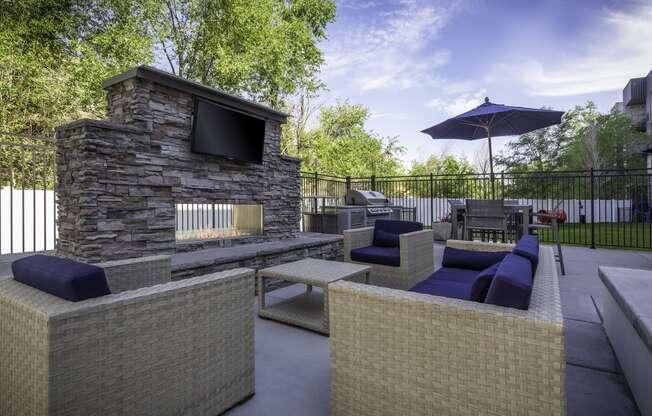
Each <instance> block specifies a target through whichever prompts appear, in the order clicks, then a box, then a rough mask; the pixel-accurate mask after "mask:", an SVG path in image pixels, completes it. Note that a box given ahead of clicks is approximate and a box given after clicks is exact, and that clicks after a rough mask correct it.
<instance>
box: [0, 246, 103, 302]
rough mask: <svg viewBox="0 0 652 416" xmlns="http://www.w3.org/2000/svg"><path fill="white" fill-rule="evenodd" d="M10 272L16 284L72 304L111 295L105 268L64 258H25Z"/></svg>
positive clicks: (12, 266) (40, 256) (39, 256)
mask: <svg viewBox="0 0 652 416" xmlns="http://www.w3.org/2000/svg"><path fill="white" fill-rule="evenodd" d="M11 271H12V272H13V274H14V279H15V280H16V281H18V282H21V283H23V284H26V285H29V286H32V287H34V288H36V289H39V290H41V291H43V292H47V293H49V294H51V295H54V296H57V297H60V298H63V299H66V300H70V301H73V302H78V301H80V300H84V299H90V298H96V297H99V296H105V295H108V294H110V293H111V291H110V290H109V284H108V282H107V280H106V276H105V275H104V270H103V269H102V268H100V267H97V266H92V265H90V264H86V263H81V262H78V261H74V260H70V259H65V258H61V257H54V256H44V255H42V254H37V255H34V256H29V257H25V258H22V259H20V260H16V261H14V262H13V263H12V264H11Z"/></svg>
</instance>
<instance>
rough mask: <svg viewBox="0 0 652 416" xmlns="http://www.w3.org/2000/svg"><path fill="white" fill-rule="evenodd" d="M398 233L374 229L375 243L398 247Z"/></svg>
mask: <svg viewBox="0 0 652 416" xmlns="http://www.w3.org/2000/svg"><path fill="white" fill-rule="evenodd" d="M400 241H401V240H400V237H399V235H398V234H395V233H389V232H387V231H383V230H379V229H375V230H374V245H375V246H378V247H398V246H399V242H400Z"/></svg>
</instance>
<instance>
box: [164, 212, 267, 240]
mask: <svg viewBox="0 0 652 416" xmlns="http://www.w3.org/2000/svg"><path fill="white" fill-rule="evenodd" d="M175 214H176V215H175V217H176V228H175V230H176V240H177V241H192V240H213V239H228V238H238V237H249V236H255V235H261V234H262V233H263V206H262V204H223V203H216V204H194V203H178V204H176V210H175Z"/></svg>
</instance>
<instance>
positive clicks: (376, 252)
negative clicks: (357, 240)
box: [351, 246, 401, 267]
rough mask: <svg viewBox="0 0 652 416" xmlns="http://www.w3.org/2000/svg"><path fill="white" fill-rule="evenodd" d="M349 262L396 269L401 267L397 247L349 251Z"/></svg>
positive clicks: (375, 247)
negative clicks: (394, 267) (380, 265)
mask: <svg viewBox="0 0 652 416" xmlns="http://www.w3.org/2000/svg"><path fill="white" fill-rule="evenodd" d="M351 260H354V261H359V262H362V263H373V264H383V265H385V266H396V267H398V266H400V265H401V251H400V250H399V249H398V247H377V246H369V247H362V248H356V249H353V250H351Z"/></svg>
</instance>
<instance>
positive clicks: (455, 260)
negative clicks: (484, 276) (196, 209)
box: [441, 247, 509, 270]
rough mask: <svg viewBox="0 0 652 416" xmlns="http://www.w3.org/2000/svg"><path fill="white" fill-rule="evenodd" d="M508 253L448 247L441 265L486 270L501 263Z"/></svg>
mask: <svg viewBox="0 0 652 416" xmlns="http://www.w3.org/2000/svg"><path fill="white" fill-rule="evenodd" d="M508 253H509V252H508V251H498V252H491V251H472V250H462V249H459V248H453V247H446V248H445V249H444V258H443V259H442V261H441V265H442V266H443V267H456V268H460V269H471V270H484V269H486V268H487V267H489V266H492V265H494V264H496V263H500V262H501V261H502V260H503V259H504V258H505V256H506V255H507V254H508Z"/></svg>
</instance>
